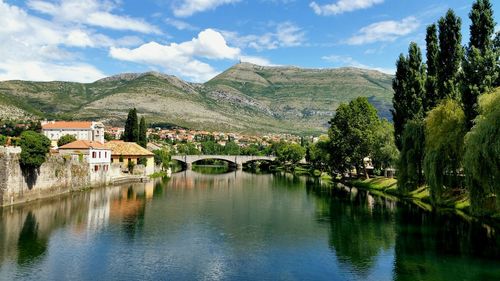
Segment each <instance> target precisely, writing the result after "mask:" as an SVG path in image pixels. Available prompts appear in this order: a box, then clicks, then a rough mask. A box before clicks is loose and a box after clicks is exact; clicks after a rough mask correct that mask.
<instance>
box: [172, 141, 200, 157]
mask: <svg viewBox="0 0 500 281" xmlns="http://www.w3.org/2000/svg"><path fill="white" fill-rule="evenodd" d="M176 148H177V153H178V154H179V155H198V154H200V151H199V150H198V149H197V148H196V146H195V145H194V144H193V143H192V142H187V143H179V144H177V147H176Z"/></svg>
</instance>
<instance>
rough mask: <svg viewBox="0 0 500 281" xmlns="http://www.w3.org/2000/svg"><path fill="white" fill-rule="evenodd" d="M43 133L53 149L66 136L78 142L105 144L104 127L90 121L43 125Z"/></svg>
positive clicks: (57, 122)
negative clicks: (70, 136)
mask: <svg viewBox="0 0 500 281" xmlns="http://www.w3.org/2000/svg"><path fill="white" fill-rule="evenodd" d="M42 133H43V134H44V135H45V136H46V137H48V138H49V139H50V140H51V142H52V146H53V147H57V141H58V140H59V138H61V137H62V136H64V135H72V136H74V137H75V138H76V139H77V140H86V141H96V142H100V143H104V125H103V124H102V123H101V122H90V121H50V122H43V123H42Z"/></svg>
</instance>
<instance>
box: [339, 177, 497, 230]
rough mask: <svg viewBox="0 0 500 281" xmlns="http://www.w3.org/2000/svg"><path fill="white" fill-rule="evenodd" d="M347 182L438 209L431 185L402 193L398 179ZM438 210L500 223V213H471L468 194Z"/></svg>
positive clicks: (422, 206) (447, 202) (376, 192)
mask: <svg viewBox="0 0 500 281" xmlns="http://www.w3.org/2000/svg"><path fill="white" fill-rule="evenodd" d="M347 183H348V184H349V185H352V186H354V187H357V188H362V189H366V190H370V191H372V192H374V193H375V194H377V195H380V196H384V197H391V198H397V199H399V200H405V201H410V202H412V203H413V204H416V205H418V206H419V207H421V208H423V209H425V210H427V211H434V210H435V209H436V208H434V207H433V206H432V205H431V199H430V191H429V187H427V186H422V187H420V188H418V189H416V190H414V191H412V192H409V193H402V192H400V191H399V190H398V189H397V180H396V179H388V178H384V177H376V178H371V179H366V180H360V179H356V180H350V181H347ZM438 211H440V212H454V213H456V214H458V215H460V216H462V217H464V218H466V219H469V220H470V219H473V218H474V219H481V220H484V219H486V220H488V221H493V223H494V224H495V225H500V214H496V215H494V216H491V217H488V218H480V217H476V216H474V215H473V214H471V212H470V201H469V199H468V196H467V195H466V194H462V195H458V196H455V197H453V198H450V199H448V201H446V202H445V204H443V205H441V206H439V207H438Z"/></svg>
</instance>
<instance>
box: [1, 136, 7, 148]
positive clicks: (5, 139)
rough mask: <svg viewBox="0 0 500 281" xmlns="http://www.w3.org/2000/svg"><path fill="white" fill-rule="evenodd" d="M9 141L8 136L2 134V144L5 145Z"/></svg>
mask: <svg viewBox="0 0 500 281" xmlns="http://www.w3.org/2000/svg"><path fill="white" fill-rule="evenodd" d="M6 143H7V137H6V136H4V135H0V145H2V146H3V145H5V144H6Z"/></svg>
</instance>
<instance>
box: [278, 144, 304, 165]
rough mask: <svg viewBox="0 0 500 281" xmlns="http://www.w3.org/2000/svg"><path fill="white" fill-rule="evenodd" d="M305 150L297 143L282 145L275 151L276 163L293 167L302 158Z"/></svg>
mask: <svg viewBox="0 0 500 281" xmlns="http://www.w3.org/2000/svg"><path fill="white" fill-rule="evenodd" d="M305 154H306V149H305V148H304V147H302V146H301V145H300V144H297V143H284V144H283V145H280V146H279V148H278V150H277V151H276V157H277V159H278V161H279V162H280V163H282V164H285V165H295V164H297V163H298V162H299V161H300V160H302V159H303V158H304V156H305Z"/></svg>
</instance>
